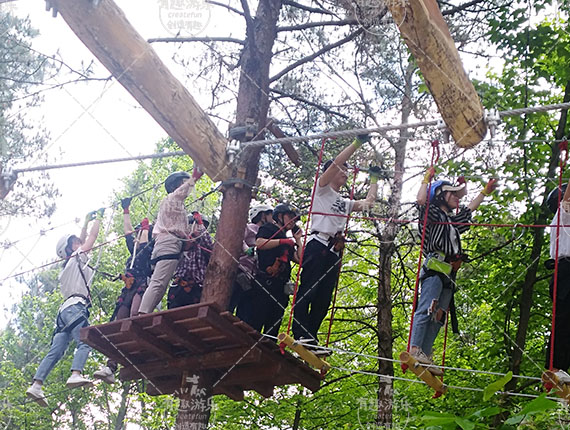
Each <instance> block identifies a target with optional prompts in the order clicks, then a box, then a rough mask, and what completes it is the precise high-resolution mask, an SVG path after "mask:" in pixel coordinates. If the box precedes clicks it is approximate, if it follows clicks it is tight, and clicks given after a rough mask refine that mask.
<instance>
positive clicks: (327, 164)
mask: <svg viewBox="0 0 570 430" xmlns="http://www.w3.org/2000/svg"><path fill="white" fill-rule="evenodd" d="M333 163H334V160H332V159H331V160H327V161H326V162H325V164H323V173H324V172H326V171H327V170H328V168H329V167H331V166H332V164H333ZM342 165H343V167H346V168H347V169H348V164H347V163H342Z"/></svg>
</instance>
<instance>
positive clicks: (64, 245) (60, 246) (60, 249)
mask: <svg viewBox="0 0 570 430" xmlns="http://www.w3.org/2000/svg"><path fill="white" fill-rule="evenodd" d="M74 237H76V236H75V235H73V234H66V235H65V236H62V237H61V238H60V239H59V240H58V242H57V245H56V247H55V252H56V254H57V256H58V257H59V258H67V257H69V256H70V255H71V254H72V252H73V250H72V249H71V239H73V238H74Z"/></svg>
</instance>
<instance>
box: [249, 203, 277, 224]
mask: <svg viewBox="0 0 570 430" xmlns="http://www.w3.org/2000/svg"><path fill="white" fill-rule="evenodd" d="M265 212H273V207H272V206H269V205H257V206H253V207H252V208H251V209H250V210H249V214H248V218H249V221H250V222H255V221H254V219H255V218H256V217H257V216H258V215H259V214H260V213H265Z"/></svg>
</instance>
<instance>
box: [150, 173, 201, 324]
mask: <svg viewBox="0 0 570 430" xmlns="http://www.w3.org/2000/svg"><path fill="white" fill-rule="evenodd" d="M201 176H202V172H200V171H199V170H198V169H197V168H195V169H194V172H193V173H192V176H190V174H188V173H187V172H175V173H172V174H171V175H170V176H168V178H166V181H165V182H164V188H165V189H166V192H167V193H168V195H167V196H166V197H165V198H164V199H163V200H162V202H160V208H159V210H158V216H157V219H156V223H155V225H154V230H153V238H154V240H155V243H154V249H153V251H152V257H151V263H152V264H153V265H154V269H153V272H152V277H151V278H150V282H149V284H148V288H147V289H146V291H145V292H144V295H143V297H142V300H141V304H140V307H139V315H140V314H148V313H151V312H152V311H154V309H155V308H156V306H157V305H158V304H159V303H160V301H161V300H162V297H163V296H164V293H165V292H166V288H167V287H168V283H169V282H170V279H171V278H172V275H174V271H175V270H176V267H177V266H178V261H179V260H180V257H181V255H182V246H183V244H184V242H185V241H187V240H188V237H189V234H190V231H189V229H188V214H187V213H186V208H185V207H184V200H186V198H187V197H188V195H189V194H190V192H191V191H192V190H193V188H194V184H195V183H196V181H197V180H198V179H199V178H200V177H201Z"/></svg>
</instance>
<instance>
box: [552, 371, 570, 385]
mask: <svg viewBox="0 0 570 430" xmlns="http://www.w3.org/2000/svg"><path fill="white" fill-rule="evenodd" d="M554 376H556V378H557V379H558V382H559V383H560V384H570V375H568V373H566V372H565V371H564V370H558V371H557V372H554Z"/></svg>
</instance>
